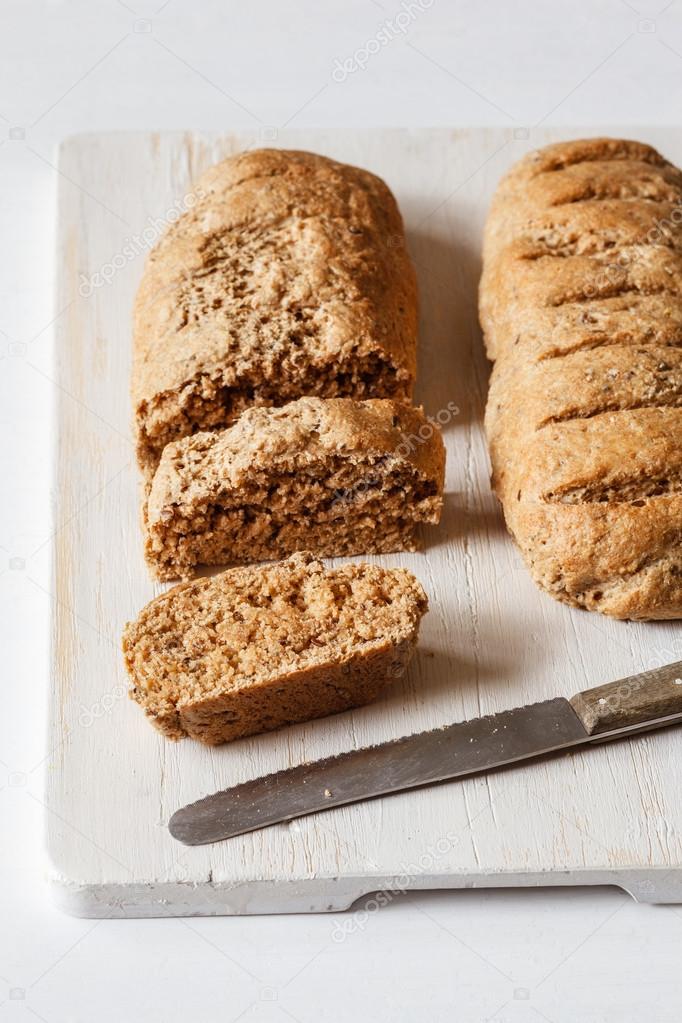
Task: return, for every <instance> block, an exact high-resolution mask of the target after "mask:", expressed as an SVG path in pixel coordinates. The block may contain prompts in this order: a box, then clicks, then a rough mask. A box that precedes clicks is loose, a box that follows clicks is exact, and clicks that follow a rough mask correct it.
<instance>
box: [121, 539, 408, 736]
mask: <svg viewBox="0 0 682 1023" xmlns="http://www.w3.org/2000/svg"><path fill="white" fill-rule="evenodd" d="M426 608H427V598H426V594H425V593H424V590H423V589H422V587H421V586H420V584H419V583H418V582H417V580H416V579H415V578H414V576H413V575H412V574H411V573H410V572H408V571H406V570H405V569H402V568H399V569H388V568H380V567H379V566H376V565H367V564H352V565H343V566H342V567H340V568H332V569H325V568H324V567H323V565H321V564H320V562H319V561H316V560H315V559H314V558H313V557H312V556H311V555H309V554H295V555H293V557H291V558H289V560H287V561H284V562H280V563H279V564H269V565H265V566H250V567H248V568H235V569H231V570H229V571H227V572H223V573H222V574H221V575H217V576H214V577H213V578H211V579H198V580H195V581H194V582H191V583H183V584H181V585H180V586H176V587H174V588H173V589H171V590H169V591H168V592H167V593H164V594H163V595H162V596H160V597H157V598H156V599H155V600H153V601H152V602H151V603H150V604H148V605H147V606H146V607H145V608H144V609H143V610H142V612H141V613H140V615H139V617H138V619H137V621H135V622H133V623H131V624H129V625H128V626H127V627H126V630H125V633H124V636H123V651H124V656H125V661H126V666H127V669H128V672H129V674H130V677H131V680H132V685H133V688H132V692H131V695H132V697H133V699H134V700H136V701H137V703H139V704H140V706H141V707H142V708H143V709H144V711H145V713H146V714H147V716H148V717H149V718H150V720H151V721H152V723H153V724H154V725H155V726H156V728H158V729H159V731H160V732H162V733H163V734H164V735H166V736H168V737H169V738H171V739H179V738H182V737H183V736H185V735H189V736H191V737H192V738H193V739H199V740H200V741H201V742H204V743H207V744H209V745H215V744H217V743H221V742H228V741H230V740H232V739H237V738H240V737H241V736H245V735H252V734H254V733H256V732H266V731H270V730H271V729H274V728H279V727H281V726H282V725H287V724H291V723H293V722H296V721H306V720H307V719H308V718H317V717H322V716H324V715H326V714H334V713H336V712H337V711H342V710H347V709H348V708H350V707H357V706H360V705H361V704H364V703H368V702H369V701H370V700H373V699H374V698H375V696H377V694H378V693H379V692H380V691H381V690H382V689H384V687H385V686H387V685H388V684H389V683H390V682H392V681H393V680H395V679H396V678H397V677H399V676H400V675H401V674H402V673H403V671H404V669H405V667H406V666H407V662H408V661H409V658H410V656H411V654H412V651H413V649H414V646H415V643H416V640H417V633H418V630H419V623H420V620H421V617H422V615H423V614H424V612H425V611H426Z"/></svg>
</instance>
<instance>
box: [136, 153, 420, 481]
mask: <svg viewBox="0 0 682 1023" xmlns="http://www.w3.org/2000/svg"><path fill="white" fill-rule="evenodd" d="M194 196H195V198H196V201H195V203H194V204H193V205H192V207H191V208H190V209H188V210H186V211H185V212H184V213H183V214H182V216H181V217H179V218H178V220H177V221H176V222H175V223H174V224H172V225H171V226H170V227H169V229H168V230H167V231H166V233H165V234H164V235H163V237H162V238H161V240H160V241H159V243H158V245H157V246H156V247H155V248H154V250H153V251H152V252H151V253H150V255H149V257H148V259H147V263H146V266H145V270H144V274H143V277H142V281H141V284H140V287H139V291H138V295H137V299H136V304H135V315H134V345H133V375H132V391H133V405H134V410H135V425H136V435H137V452H138V459H139V462H140V465H141V467H142V469H143V472H144V473H145V475H146V476H148V475H149V474H150V473H151V472H153V469H154V468H155V467H156V464H157V463H158V460H159V458H160V456H161V452H162V451H163V448H164V446H165V445H166V444H168V443H170V442H171V441H173V440H177V439H178V438H180V437H185V436H188V435H190V434H192V433H195V432H197V431H200V430H212V429H216V428H218V427H224V426H226V425H229V424H230V423H231V422H233V421H234V420H235V418H236V417H237V416H238V415H239V414H240V413H241V412H242V411H244V409H246V408H248V407H250V406H252V405H282V404H284V403H285V402H287V401H291V400H293V399H296V398H299V397H301V396H302V395H304V394H312V395H320V396H323V397H336V396H348V397H354V398H368V397H389V398H390V397H397V398H403V399H406V398H409V397H410V395H411V391H412V385H413V381H414V375H415V369H416V343H417V285H416V278H415V273H414V269H413V266H412V263H411V261H410V258H409V256H408V253H407V249H406V246H405V236H404V230H403V224H402V218H401V216H400V212H399V210H398V207H397V204H396V202H395V199H394V198H393V195H392V194H391V192H390V190H389V189H388V187H387V186H386V185H385V184H384V182H383V181H382V180H381V179H380V178H377V177H376V176H375V175H373V174H370V173H369V172H368V171H365V170H362V169H360V168H357V167H351V166H348V165H346V164H342V163H337V162H336V161H334V160H329V159H327V158H325V157H322V156H317V155H315V154H313V153H305V152H294V151H286V150H275V149H265V150H253V151H250V152H247V153H241V154H240V155H238V156H234V157H231V158H229V159H227V160H224V161H223V162H222V163H219V164H217V165H216V166H214V167H211V168H210V170H208V171H207V172H206V174H205V175H204V176H203V177H202V178H201V179H200V180H199V181H198V182H197V184H196V185H195V187H194Z"/></svg>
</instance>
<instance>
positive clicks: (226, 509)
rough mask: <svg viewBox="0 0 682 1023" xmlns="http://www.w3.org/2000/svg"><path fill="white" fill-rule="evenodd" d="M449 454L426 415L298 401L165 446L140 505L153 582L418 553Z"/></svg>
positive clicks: (438, 501) (389, 407) (434, 514)
mask: <svg viewBox="0 0 682 1023" xmlns="http://www.w3.org/2000/svg"><path fill="white" fill-rule="evenodd" d="M444 466H445V450H444V447H443V441H442V439H441V436H440V432H439V430H438V427H437V426H436V425H435V424H433V423H431V422H430V421H429V420H428V419H426V417H425V416H424V413H423V412H422V411H421V409H417V408H412V407H411V406H409V405H407V404H404V403H402V402H394V401H388V400H382V399H376V400H369V401H353V400H352V399H350V398H329V399H323V398H301V399H300V400H299V401H295V402H291V403H290V404H288V405H285V406H283V407H282V408H267V409H260V408H255V409H250V410H248V411H247V412H245V413H244V414H243V415H242V416H241V418H240V419H239V420H238V421H237V423H236V424H235V425H234V426H232V427H230V428H229V429H227V430H222V431H218V432H215V433H199V434H195V435H194V436H193V437H186V438H185V439H184V440H181V441H178V442H177V443H175V444H169V445H168V446H167V447H166V449H165V451H164V453H163V456H162V458H161V462H160V464H159V468H158V469H157V472H156V475H155V476H154V480H153V483H152V487H151V492H150V496H149V501H148V505H147V516H146V527H147V540H146V545H145V552H146V557H147V560H148V563H149V565H150V567H151V569H152V571H153V572H154V574H155V575H156V576H157V578H159V579H177V578H186V577H188V576H189V575H191V574H192V572H193V569H194V568H195V567H196V566H197V565H201V564H204V565H225V564H231V563H239V562H246V561H263V560H268V559H272V558H279V557H282V556H284V555H286V554H290V553H292V552H293V551H296V550H308V551H312V552H314V553H315V554H318V555H324V556H326V557H334V556H337V555H346V554H381V553H387V552H390V551H399V550H414V549H415V545H416V542H417V538H416V536H415V530H416V527H417V526H418V524H419V523H420V522H432V523H435V522H438V520H439V518H440V512H441V507H442V503H443V474H444Z"/></svg>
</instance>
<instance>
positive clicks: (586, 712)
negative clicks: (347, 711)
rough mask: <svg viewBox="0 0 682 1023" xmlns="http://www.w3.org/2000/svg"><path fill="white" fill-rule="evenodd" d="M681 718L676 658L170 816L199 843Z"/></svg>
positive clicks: (176, 833)
mask: <svg viewBox="0 0 682 1023" xmlns="http://www.w3.org/2000/svg"><path fill="white" fill-rule="evenodd" d="M678 722H679V723H682V661H678V662H676V663H675V664H669V665H666V666H665V667H663V668H656V669H654V670H653V671H645V672H642V674H641V675H633V676H631V677H630V678H624V679H620V680H619V681H618V682H610V683H609V684H608V685H604V686H599V687H597V688H596V689H588V690H586V691H585V692H583V693H578V695H577V696H573V697H572V698H571V699H570V700H565V699H563V697H557V698H556V699H554V700H545V701H544V702H543V703H533V704H530V705H529V706H527V707H517V708H515V709H513V710H506V711H503V712H502V713H500V714H492V715H490V716H488V717H481V718H475V719H473V720H471V721H461V722H459V723H457V724H454V725H445V726H444V727H443V728H436V729H434V730H433V731H429V732H420V733H418V734H416V735H407V736H405V737H404V738H402V739H394V740H392V741H391V742H385V743H382V744H381V745H378V746H368V747H367V748H366V749H359V750H353V751H352V752H350V753H341V754H339V755H338V756H335V757H329V758H327V759H325V760H318V761H315V762H313V763H309V764H301V765H300V766H298V767H291V768H289V769H288V770H285V771H278V772H277V773H276V774H270V775H268V776H267V777H264V778H255V779H254V780H253V781H247V782H244V783H243V784H242V785H236V786H235V787H234V788H231V789H225V790H224V791H223V792H216V793H214V794H213V795H211V796H206V797H205V798H204V799H200V800H199V801H198V802H196V803H191V804H190V805H189V806H185V807H183V808H182V809H181V810H178V811H177V812H176V813H174V814H173V816H172V817H171V819H170V822H169V824H168V827H169V830H170V833H171V835H173V837H174V838H177V839H178V840H179V841H180V842H184V843H185V844H186V845H205V844H206V843H208V842H218V841H220V840H222V839H225V838H233V837H234V836H235V835H243V834H244V833H245V832H248V831H256V830H258V829H259V828H265V827H267V826H268V825H270V824H278V823H280V822H282V821H290V820H293V819H294V818H295V817H304V816H305V815H306V814H309V813H317V812H319V811H320V810H328V809H330V808H331V807H334V806H345V805H347V804H348V803H357V802H360V801H362V800H365V799H373V798H375V797H376V796H386V795H389V794H390V793H393V792H403V791H404V790H406V789H412V788H417V787H419V786H422V785H431V784H434V783H436V782H442V781H447V780H448V779H451V778H466V777H467V776H468V775H472V774H478V773H479V772H484V771H493V770H495V769H496V768H499V767H504V766H507V765H509V764H515V763H518V762H519V761H522V760H532V759H533V758H534V757H540V756H544V755H546V754H549V753H559V752H561V751H563V750H572V749H576V747H579V746H585V745H588V744H590V743H594V742H606V741H608V740H610V739H620V738H622V737H624V736H628V735H634V734H636V733H637V732H644V731H647V730H649V729H652V728H663V727H664V726H666V725H673V724H676V723H678Z"/></svg>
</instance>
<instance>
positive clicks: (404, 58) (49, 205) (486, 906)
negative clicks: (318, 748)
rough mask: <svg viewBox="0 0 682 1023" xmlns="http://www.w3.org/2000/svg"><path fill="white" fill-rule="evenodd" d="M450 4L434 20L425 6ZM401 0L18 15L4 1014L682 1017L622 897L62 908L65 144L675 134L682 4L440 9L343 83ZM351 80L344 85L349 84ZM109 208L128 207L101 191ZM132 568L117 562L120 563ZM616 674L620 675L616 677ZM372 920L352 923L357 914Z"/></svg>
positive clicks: (7, 237) (0, 927)
mask: <svg viewBox="0 0 682 1023" xmlns="http://www.w3.org/2000/svg"><path fill="white" fill-rule="evenodd" d="M424 6H426V5H425V4H424ZM400 10H402V8H401V5H400V3H399V2H398V3H396V2H395V0H381V2H380V3H379V2H378V0H374V2H373V0H344V2H336V0H334V2H326V3H323V2H322V0H317V2H312V0H310V2H304V0H300V2H296V3H285V2H282V0H280V2H279V3H277V2H276V0H271V2H265V0H260V2H250V3H249V2H246V0H244V2H240V3H225V2H223V3H219V2H208V0H206V2H199V0H194V2H191V0H167V2H166V3H165V4H163V5H162V0H156V2H155V3H152V2H149V0H134V2H133V3H130V4H129V3H127V2H125V3H124V2H122V0H118V2H117V0H98V2H94V0H90V2H87V0H83V2H76V0H74V2H64V3H59V2H46V3H38V2H33V0H14V2H11V0H5V2H4V3H3V4H2V6H1V7H0V17H2V25H1V26H0V175H2V178H1V180H2V188H1V189H0V237H1V238H2V242H3V244H2V247H1V255H0V260H1V263H0V298H1V301H0V356H1V358H0V381H1V387H2V391H1V393H0V416H1V417H2V431H1V444H0V459H1V460H2V475H1V476H0V478H2V479H3V480H5V481H7V480H9V484H7V483H6V485H5V487H4V489H3V498H4V500H3V501H2V502H1V503H0V602H1V615H0V621H1V622H2V632H3V634H2V648H1V649H2V653H3V661H2V665H3V669H4V670H3V677H2V683H3V705H2V715H1V716H0V759H1V763H0V815H1V828H2V831H1V834H2V842H1V845H0V864H1V866H2V870H1V872H0V903H1V905H0V1023H4V1021H5V1020H22V1021H23V1020H29V1019H35V1018H37V1019H42V1020H46V1021H47V1023H59V1021H65V1023H66V1021H88V1023H89V1021H91V1020H93V1021H94V1020H97V1021H104V1023H108V1021H110V1020H111V1021H119V1020H126V1021H131V1023H137V1021H138V1020H147V1019H149V1020H152V1019H153V1020H157V1019H158V1020H163V1021H164V1023H165V1021H175V1020H185V1019H188V1018H189V1019H199V1020H202V1021H213V1020H221V1021H225V1023H232V1021H233V1020H236V1019H243V1020H265V1021H275V1023H276V1021H286V1020H287V1019H294V1020H298V1021H299V1023H308V1021H313V1020H315V1021H318V1020H330V1021H337V1020H338V1021H345V1020H352V1019H355V1018H362V1019H365V1018H366V1019H375V1020H380V1021H383V1020H391V1021H395V1020H398V1021H412V1020H419V1021H422V1020H424V1021H431V1020H433V1021H441V1020H446V1019H447V1020H450V1019H456V1020H458V1021H459V1020H461V1021H464V1023H468V1021H483V1020H488V1019H492V1020H496V1021H497V1023H506V1021H510V1023H515V1021H526V1020H528V1021H535V1020H538V1019H545V1020H549V1021H550V1023H597V1021H609V1023H610V1021H614V1023H616V1021H617V1023H630V1021H632V1023H640V1021H643V1020H646V1021H647V1023H648V1021H650V1020H651V1021H655V1023H659V1021H660V1023H667V1021H673V1020H675V1021H677V1020H678V1019H679V1017H680V1010H681V1009H682V976H681V975H680V969H679V964H680V950H681V949H682V907H679V908H676V907H647V906H637V905H636V904H634V903H633V902H631V900H630V899H629V898H628V897H627V896H625V895H624V894H622V893H620V892H618V891H609V890H603V891H594V890H566V891H557V892H543V891H537V892H519V893H515V892H509V891H508V892H499V893H498V892H487V893H477V892H461V893H450V894H439V893H433V894H428V895H420V896H409V897H407V896H406V897H396V898H394V899H393V900H391V902H390V904H389V905H388V906H386V907H384V908H381V909H379V910H378V911H376V912H373V911H372V906H371V905H370V906H369V908H368V910H369V911H366V912H363V911H362V910H360V911H359V912H357V913H356V914H355V915H354V917H353V918H352V919H353V925H352V927H351V928H350V933H347V934H346V935H345V937H344V939H343V940H337V939H338V937H339V930H340V925H341V924H342V923H343V922H344V920H347V919H348V918H347V917H334V916H319V917H279V918H236V919H228V918H224V919H215V920H189V921H187V920H156V921H155V920H150V921H139V922H137V921H136V922H132V921H130V922H129V921H101V922H94V923H93V921H86V920H76V919H70V918H68V917H65V916H62V915H61V914H60V913H58V912H57V911H56V910H54V909H53V908H52V907H51V906H50V905H49V903H48V901H47V900H46V896H45V890H44V887H43V879H42V877H43V863H42V859H41V853H40V849H41V829H42V815H43V808H42V805H41V800H42V778H41V767H40V764H41V760H42V759H43V757H44V720H43V719H44V706H45V694H46V689H47V686H48V685H49V680H48V661H47V620H48V611H49V602H50V597H49V594H47V593H45V591H44V589H42V588H41V586H42V583H41V584H38V583H37V581H36V577H38V578H42V574H41V573H39V572H38V571H37V567H36V566H37V565H38V564H39V562H41V559H44V558H45V556H46V551H47V550H49V544H50V527H49V516H48V506H49V497H50V494H49V442H50V437H49V427H50V406H51V402H52V400H53V385H52V383H51V381H50V380H49V379H48V378H47V377H46V376H45V372H46V370H45V367H47V366H49V346H50V343H51V328H50V321H51V320H52V318H53V316H54V311H53V308H52V293H51V282H52V270H53V267H52V262H51V256H52V250H53V237H54V231H53V209H54V195H55V185H56V172H55V170H54V152H55V145H56V143H57V142H58V141H59V139H60V138H62V137H64V136H65V135H68V134H71V133H74V132H79V131H87V130H95V129H111V128H127V129H130V128H185V127H189V126H191V127H193V128H207V129H221V128H224V129H226V130H227V129H233V128H245V129H253V130H254V133H255V135H256V136H259V137H261V138H262V139H263V141H264V142H267V141H274V142H275V144H276V131H277V128H278V127H281V126H282V125H284V124H285V123H289V124H291V125H299V126H302V125H306V124H308V125H320V126H330V125H331V126H333V125H339V126H355V125H368V124H369V125H372V124H377V125H378V124H392V125H403V124H404V125H418V124H447V125H453V126H457V125H462V124H476V123H478V124H508V125H510V126H513V127H516V128H519V129H527V130H529V131H530V137H531V139H532V132H533V126H534V125H536V124H538V123H539V122H541V121H542V122H543V123H554V124H565V125H568V126H570V125H571V124H576V123H582V124H590V123H593V124H594V125H595V128H596V129H597V128H598V126H599V125H600V124H603V123H622V124H623V125H624V126H625V125H627V124H628V123H648V122H651V123H658V124H666V123H674V122H675V121H678V120H679V110H680V100H681V99H682V95H681V94H682V0H676V2H674V3H672V4H668V5H667V6H666V7H665V8H663V9H662V4H661V3H660V2H659V3H649V2H648V0H636V2H635V3H634V4H630V3H629V2H627V3H626V2H623V0H604V2H587V0H582V2H580V3H578V2H574V3H573V4H571V5H570V7H569V6H567V5H560V4H558V3H549V2H545V3H541V2H535V3H528V2H524V3H520V2H517V3H511V2H507V3H504V2H501V0H499V2H482V0H478V2H476V3H464V2H461V3H455V2H447V0H433V3H432V4H431V5H430V6H429V7H428V9H424V10H421V11H416V12H415V13H414V15H413V17H412V18H411V19H410V21H409V25H408V26H407V28H406V31H405V33H404V34H402V35H399V36H398V37H397V38H395V39H394V40H393V41H391V42H389V43H388V44H387V45H383V46H382V45H380V46H379V52H376V53H374V54H372V55H370V56H369V60H368V63H367V67H366V68H365V69H364V70H361V69H360V70H356V71H354V72H353V73H350V74H348V76H347V77H346V78H345V80H344V81H342V82H339V81H334V79H333V78H332V73H333V71H334V67H335V66H336V65H335V61H336V60H337V59H338V60H340V61H341V62H343V61H345V60H346V58H349V57H352V55H353V54H355V53H357V52H359V53H360V56H361V57H362V53H363V52H364V51H366V49H368V48H369V49H375V48H376V47H375V46H374V44H370V46H369V47H368V43H370V40H373V39H376V38H378V37H377V32H378V31H379V29H380V28H381V26H382V23H383V22H384V21H385V20H386V19H392V18H394V17H395V15H396V13H397V12H398V11H400ZM339 77H341V75H337V78H339ZM97 200H100V201H104V202H106V196H95V197H93V201H97ZM115 568H116V566H115V563H114V562H113V561H112V570H115ZM596 681H600V680H595V682H596ZM346 928H348V925H347V924H346Z"/></svg>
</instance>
